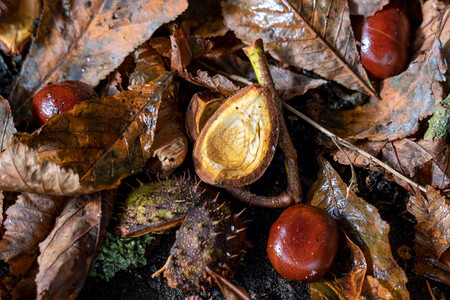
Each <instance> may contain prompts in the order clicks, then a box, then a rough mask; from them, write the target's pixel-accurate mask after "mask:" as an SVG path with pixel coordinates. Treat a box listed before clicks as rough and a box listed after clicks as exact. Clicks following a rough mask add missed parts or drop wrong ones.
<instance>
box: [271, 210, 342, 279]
mask: <svg viewBox="0 0 450 300" xmlns="http://www.w3.org/2000/svg"><path fill="white" fill-rule="evenodd" d="M338 246H339V232H338V227H337V224H336V221H335V220H334V219H333V217H331V216H330V215H329V214H328V213H327V212H326V211H325V210H323V209H320V208H318V207H314V206H310V205H306V204H297V205H294V206H291V207H289V208H288V209H286V210H285V211H284V212H283V213H282V214H281V215H280V217H279V218H278V219H277V220H276V221H275V223H274V224H273V225H272V227H271V228H270V234H269V241H268V243H267V254H268V256H269V260H270V262H271V264H272V266H273V267H274V268H275V270H276V271H277V272H278V273H279V274H280V275H282V276H284V277H286V278H288V279H291V280H296V281H314V280H317V279H319V278H320V277H322V276H323V275H324V274H325V273H326V272H328V271H329V270H330V268H331V266H332V264H333V261H334V258H335V257H336V253H337V251H338Z"/></svg>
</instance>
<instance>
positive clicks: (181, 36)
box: [170, 27, 240, 96]
mask: <svg viewBox="0 0 450 300" xmlns="http://www.w3.org/2000/svg"><path fill="white" fill-rule="evenodd" d="M170 41H171V44H172V52H171V68H172V69H174V70H177V71H178V75H180V76H181V77H183V78H184V79H185V80H187V81H189V82H191V83H193V84H196V85H199V86H203V87H206V88H209V89H210V90H212V91H215V92H218V93H221V94H223V95H227V96H229V95H231V94H233V93H234V92H236V91H238V90H239V89H240V87H239V86H237V85H235V84H234V83H233V82H232V81H231V80H229V79H228V78H227V77H225V76H222V75H220V74H216V75H214V76H210V75H209V74H208V72H207V71H203V70H200V69H198V70H197V76H195V75H193V74H192V73H191V72H190V71H189V70H188V69H187V68H186V67H188V66H189V65H190V63H191V62H192V60H193V59H194V58H198V57H200V56H202V55H204V54H206V53H208V52H209V51H211V48H212V43H211V42H209V41H207V40H204V39H201V38H199V37H192V36H187V35H186V34H185V33H184V32H183V30H182V29H179V28H177V27H175V28H174V33H173V35H172V36H171V37H170Z"/></svg>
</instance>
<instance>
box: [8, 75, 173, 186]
mask: <svg viewBox="0 0 450 300" xmlns="http://www.w3.org/2000/svg"><path fill="white" fill-rule="evenodd" d="M171 80H172V75H171V74H166V75H164V76H163V77H162V78H161V79H160V81H158V82H156V83H149V84H146V85H144V86H141V87H139V88H136V89H134V90H132V91H124V92H122V93H120V94H117V95H115V96H112V97H105V98H97V99H92V100H89V101H85V102H82V103H80V104H79V105H76V106H75V107H74V108H73V109H72V110H70V111H68V112H66V113H63V114H60V115H57V116H55V117H54V118H51V119H50V120H49V121H48V122H47V123H46V124H45V125H44V126H42V127H41V128H40V129H39V130H38V131H36V132H34V133H33V134H31V135H26V134H22V135H20V136H19V138H20V140H21V142H22V143H24V144H26V145H28V146H29V147H31V148H33V149H35V150H37V152H38V154H39V159H40V160H41V161H44V160H49V161H52V162H54V163H56V164H57V165H58V166H60V167H62V168H67V169H71V170H73V171H74V172H75V173H77V174H79V176H80V183H81V185H82V186H84V187H93V189H94V190H102V189H110V188H113V187H115V186H117V185H118V184H119V183H120V180H121V179H122V178H124V177H126V176H128V175H130V174H133V173H135V172H139V171H141V169H142V167H143V166H144V165H145V163H146V161H147V159H148V158H149V157H150V155H151V153H152V149H151V147H152V144H153V139H154V133H155V128H156V119H157V116H158V111H159V106H160V102H161V98H162V95H163V93H164V91H165V90H166V89H167V87H168V86H169V84H170V82H171ZM19 145H20V144H19ZM0 158H1V157H0ZM0 162H1V161H0ZM0 166H1V165H0ZM83 192H85V193H86V191H83Z"/></svg>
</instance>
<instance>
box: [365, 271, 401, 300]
mask: <svg viewBox="0 0 450 300" xmlns="http://www.w3.org/2000/svg"><path fill="white" fill-rule="evenodd" d="M362 295H363V296H364V298H363V299H368V300H376V299H386V300H393V299H400V298H396V297H395V296H394V295H393V294H392V293H391V292H390V291H389V289H387V288H386V287H385V286H384V285H383V284H382V283H381V281H380V280H379V279H377V278H375V277H373V276H370V275H368V276H366V278H365V280H364V286H363V291H362ZM402 299H404V298H402ZM406 299H408V298H406Z"/></svg>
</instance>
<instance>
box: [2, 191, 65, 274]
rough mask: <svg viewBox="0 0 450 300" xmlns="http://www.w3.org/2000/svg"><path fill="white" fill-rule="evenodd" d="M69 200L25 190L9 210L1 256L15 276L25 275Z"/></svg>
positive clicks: (7, 211)
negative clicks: (40, 245)
mask: <svg viewBox="0 0 450 300" xmlns="http://www.w3.org/2000/svg"><path fill="white" fill-rule="evenodd" d="M65 200H66V198H65V197H56V196H52V197H51V196H43V195H38V194H30V193H23V194H21V195H19V196H18V198H17V201H16V203H15V204H14V205H12V206H10V207H9V208H8V209H7V210H6V216H7V217H6V222H5V224H4V228H5V230H6V232H5V234H4V235H3V237H2V240H1V241H0V259H2V260H4V261H6V262H7V263H8V264H9V265H10V268H11V269H10V270H11V273H12V274H13V275H15V276H18V275H23V274H24V273H25V272H26V271H27V270H28V269H29V268H30V266H31V264H32V263H33V261H34V259H35V257H36V256H37V255H38V251H37V250H38V245H39V243H40V242H42V241H43V240H44V239H45V238H46V237H47V235H48V234H49V232H50V230H51V228H52V227H53V225H54V223H55V219H56V217H57V216H58V215H59V213H60V212H61V209H62V206H63V204H64V201H65Z"/></svg>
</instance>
